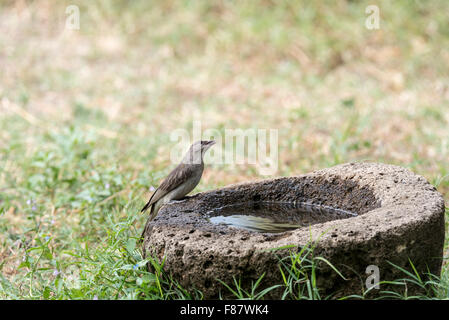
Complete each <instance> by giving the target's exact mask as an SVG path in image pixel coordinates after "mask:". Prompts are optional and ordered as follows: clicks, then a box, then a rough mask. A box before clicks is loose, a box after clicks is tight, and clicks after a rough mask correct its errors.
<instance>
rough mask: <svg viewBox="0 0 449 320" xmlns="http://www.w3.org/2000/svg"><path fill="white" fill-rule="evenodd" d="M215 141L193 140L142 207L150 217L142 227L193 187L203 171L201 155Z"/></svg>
mask: <svg viewBox="0 0 449 320" xmlns="http://www.w3.org/2000/svg"><path fill="white" fill-rule="evenodd" d="M215 143H216V142H215V141H214V140H199V141H196V142H194V143H193V144H192V145H191V146H190V148H189V150H188V151H187V153H186V154H185V155H184V158H183V159H182V161H181V163H179V164H178V166H176V168H174V169H173V170H172V171H171V172H170V173H169V174H168V176H167V177H166V178H165V179H164V180H163V181H162V183H161V184H160V185H159V187H157V188H156V190H155V191H154V192H153V194H152V195H151V197H150V200H148V202H147V203H146V204H145V206H144V207H143V208H142V210H141V213H144V212H145V211H147V210H148V209H150V217H149V219H148V221H147V223H146V225H145V228H144V229H143V233H142V237H141V238H143V235H144V233H145V229H146V226H147V225H148V223H149V222H150V221H152V220H153V219H154V218H155V217H156V216H157V214H158V212H159V209H160V208H161V207H162V206H163V205H164V204H166V203H168V202H174V201H179V200H182V199H183V198H185V196H186V195H187V194H188V193H189V192H190V191H192V190H193V189H195V187H196V186H197V185H198V183H199V182H200V180H201V176H202V175H203V171H204V162H203V157H204V154H205V153H206V151H207V150H208V149H209V148H210V147H212V146H213V145H214V144H215Z"/></svg>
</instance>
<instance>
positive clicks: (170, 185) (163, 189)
mask: <svg viewBox="0 0 449 320" xmlns="http://www.w3.org/2000/svg"><path fill="white" fill-rule="evenodd" d="M193 172H194V166H192V165H186V164H184V163H180V164H179V165H178V166H177V167H176V168H175V169H173V170H172V171H171V172H170V173H169V174H168V176H167V177H166V178H165V179H164V181H162V183H161V185H160V186H159V187H158V188H157V189H156V190H155V191H154V192H153V194H152V195H151V198H150V200H148V202H147V204H146V205H145V207H143V209H142V211H141V212H144V211H145V210H147V209H148V208H149V207H150V206H151V205H152V204H153V203H156V202H157V201H158V200H160V199H161V198H163V197H164V196H165V195H166V194H167V193H169V192H170V191H172V190H174V189H176V188H177V187H179V186H180V185H181V184H182V183H184V182H185V181H186V180H187V179H188V178H189V177H190V176H191V175H192V174H193Z"/></svg>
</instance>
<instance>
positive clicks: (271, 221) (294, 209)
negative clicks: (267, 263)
mask: <svg viewBox="0 0 449 320" xmlns="http://www.w3.org/2000/svg"><path fill="white" fill-rule="evenodd" d="M354 216H357V214H355V213H352V212H350V211H346V210H342V209H337V208H333V207H330V206H323V205H316V204H310V203H304V202H298V203H292V202H287V203H286V202H265V201H257V202H244V203H243V202H242V203H236V204H232V205H227V206H224V207H220V208H216V209H213V210H211V211H209V212H208V220H209V221H210V222H212V223H215V224H225V225H227V226H231V227H237V228H243V229H246V230H250V231H256V232H264V233H280V232H284V231H289V230H293V229H298V228H301V227H307V226H309V225H313V224H317V223H323V222H327V221H331V220H337V219H347V218H351V217H354Z"/></svg>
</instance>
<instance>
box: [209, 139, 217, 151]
mask: <svg viewBox="0 0 449 320" xmlns="http://www.w3.org/2000/svg"><path fill="white" fill-rule="evenodd" d="M216 143H217V142H215V140H210V141H209V142H208V143H207V149H209V148H210V147H212V146H213V145H214V144H216Z"/></svg>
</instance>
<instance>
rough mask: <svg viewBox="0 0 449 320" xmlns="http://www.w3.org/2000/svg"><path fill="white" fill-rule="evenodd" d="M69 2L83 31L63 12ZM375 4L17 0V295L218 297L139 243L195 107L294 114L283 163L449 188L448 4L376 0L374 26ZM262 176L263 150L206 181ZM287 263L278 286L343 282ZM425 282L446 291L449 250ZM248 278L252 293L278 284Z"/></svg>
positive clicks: (12, 81) (231, 117)
mask: <svg viewBox="0 0 449 320" xmlns="http://www.w3.org/2000/svg"><path fill="white" fill-rule="evenodd" d="M69 4H75V5H78V6H79V8H80V13H81V17H80V18H81V20H80V30H67V29H65V28H64V25H65V19H66V14H65V8H66V6H67V5H69ZM369 4H370V5H371V4H374V3H373V2H372V1H339V2H337V3H335V4H324V3H312V2H308V1H281V2H273V1H259V2H257V1H256V2H250V1H238V2H237V1H221V2H214V3H211V2H210V1H203V0H199V1H175V0H173V1H172V0H170V1H164V2H163V3H161V2H160V1H140V0H138V1H132V2H128V1H120V0H117V1H101V2H96V3H91V2H85V1H58V2H54V1H49V0H37V1H32V2H31V1H3V2H1V3H0V27H1V30H2V31H3V32H2V33H1V35H0V61H1V63H0V74H1V75H2V76H1V77H0V298H7V299H41V298H48V299H95V298H98V299H137V298H146V299H169V298H171V299H172V298H176V299H178V298H198V299H199V298H201V293H199V292H195V291H193V292H190V291H189V290H187V289H186V288H180V287H179V285H177V284H176V281H174V280H173V279H170V277H168V276H167V275H165V274H163V272H161V273H159V274H158V273H156V274H153V273H148V272H147V271H146V270H145V268H144V267H143V265H144V264H145V263H146V262H147V261H145V260H143V259H142V256H141V253H140V251H139V249H138V248H137V247H136V238H137V237H138V236H139V235H140V232H141V229H142V228H143V225H144V223H145V219H146V217H145V216H142V215H139V214H138V212H139V210H140V208H141V207H142V206H143V204H144V202H145V200H146V199H147V197H148V195H149V192H148V189H149V188H150V187H151V186H157V185H158V183H159V182H160V179H161V178H162V177H164V176H165V175H166V174H167V173H168V172H169V170H170V169H171V168H173V166H174V164H173V163H171V162H170V158H169V155H170V151H171V148H172V147H173V144H174V141H172V140H171V135H172V133H173V132H174V130H176V129H186V130H191V128H192V125H193V123H194V121H201V124H202V129H203V131H205V130H207V129H218V130H220V131H223V130H225V129H227V128H229V129H234V128H242V129H247V128H263V129H271V128H273V129H277V130H278V134H279V168H278V170H277V172H276V174H275V175H281V176H282V175H294V174H300V173H306V172H310V171H313V170H316V169H320V168H324V167H328V166H332V165H336V164H339V163H343V162H349V161H359V160H372V161H379V162H387V163H392V164H397V165H401V166H404V167H407V168H409V169H411V170H413V171H414V172H416V173H418V174H421V175H423V176H424V177H426V178H427V179H428V180H429V181H430V182H431V183H432V184H434V185H435V186H436V187H437V188H438V190H439V191H440V192H441V193H442V194H443V195H444V197H445V199H446V200H447V199H448V196H449V178H448V177H449V166H448V165H447V159H448V158H449V130H447V127H448V123H449V117H448V115H449V112H448V111H449V83H448V81H447V74H448V73H449V70H448V66H449V55H448V53H447V50H445V48H447V47H449V34H448V29H447V27H446V25H447V12H448V9H449V5H448V3H447V1H444V0H435V1H432V2H426V3H425V2H420V1H394V2H391V1H377V4H378V5H379V7H380V14H381V21H380V29H379V30H368V29H366V28H365V27H364V21H365V18H366V15H365V7H366V6H367V5H369ZM258 178H260V175H259V172H258V171H257V170H256V168H255V167H254V166H253V165H250V164H243V165H223V164H209V165H208V166H207V170H206V171H205V173H204V175H203V178H202V181H201V183H200V184H199V186H198V187H197V189H196V190H195V191H194V192H199V191H204V190H208V189H212V188H217V187H221V186H224V185H227V184H230V183H235V182H240V181H245V180H250V179H258ZM448 214H449V213H448V211H446V221H448V219H447V217H448ZM446 223H447V222H446ZM446 230H447V228H446ZM446 234H448V233H447V232H446ZM448 248H449V236H446V243H445V252H444V255H445V257H447V256H448ZM295 259H296V258H295ZM295 259H294V260H293V262H294V261H295ZM287 262H288V261H284V264H285V268H283V269H282V270H283V272H284V275H285V279H286V283H280V284H279V285H280V286H283V288H284V289H285V288H289V286H291V284H292V283H293V282H295V281H297V280H298V279H303V280H304V279H306V280H304V281H305V282H304V283H307V281H309V283H310V290H311V291H309V289H308V288H307V286H306V287H301V288H298V287H294V286H292V289H291V290H290V289H288V290H287V291H286V292H287V293H286V295H285V297H286V298H290V299H293V298H304V297H307V298H318V297H320V298H326V297H321V296H318V293H319V291H318V292H317V291H316V290H315V288H314V286H313V274H312V273H310V272H309V271H310V270H311V269H310V268H309V269H307V268H306V269H304V270H303V269H302V268H299V267H298V266H297V263H293V264H290V263H292V261H290V262H288V263H287ZM316 262H317V261H314V260H310V261H309V262H308V264H307V265H310V264H312V265H313V263H316ZM152 263H154V264H155V265H161V264H163V261H153V262H152ZM304 263H305V262H304ZM330 263H331V262H330ZM297 267H298V268H297ZM156 269H157V268H156ZM301 270H303V271H301ZM302 272H303V273H302ZM306 275H307V276H306ZM295 277H296V278H295ZM404 277H405V278H408V279H412V280H413V281H419V279H416V278H414V275H413V274H411V275H410V274H405V275H404ZM399 280H400V279H399ZM399 280H398V281H399ZM301 281H302V280H301ZM422 281H423V283H422V285H424V286H426V287H427V288H431V289H429V290H431V291H432V290H436V293H437V294H436V296H437V297H439V298H447V297H448V293H447V291H448V289H447V288H448V266H447V263H445V264H444V267H443V271H442V274H441V276H439V277H438V278H435V279H432V280H429V281H430V282H429V281H427V280H422ZM426 281H427V282H426ZM399 282H400V283H403V281H399ZM301 283H303V282H301ZM238 284H239V281H238V279H236V282H235V283H230V284H227V285H228V286H229V289H232V290H234V292H236V293H237V295H236V296H237V297H239V298H263V296H264V294H265V293H263V291H262V290H263V289H261V288H259V287H258V286H257V285H258V284H259V283H254V287H253V288H240V289H239V285H238ZM293 288H295V289H294V290H293ZM259 289H260V290H259ZM403 289H404V288H403V285H399V284H398V292H399V295H400V296H399V297H398V298H405V297H407V294H406V292H405V291H404V290H403ZM289 290H290V291H289ZM302 290H305V291H302ZM261 291H262V293H263V294H262V293H261ZM431 291H429V297H430V293H431ZM432 292H433V291H432ZM354 295H359V296H360V297H363V293H354ZM385 295H387V296H392V295H393V294H390V293H385ZM420 298H425V297H420Z"/></svg>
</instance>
